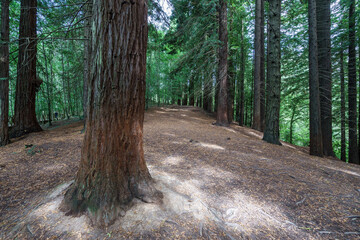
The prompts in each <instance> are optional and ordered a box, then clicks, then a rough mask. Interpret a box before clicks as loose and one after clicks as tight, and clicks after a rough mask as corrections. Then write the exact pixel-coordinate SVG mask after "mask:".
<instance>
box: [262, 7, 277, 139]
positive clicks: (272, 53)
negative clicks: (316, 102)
mask: <svg viewBox="0 0 360 240" xmlns="http://www.w3.org/2000/svg"><path fill="white" fill-rule="evenodd" d="M280 19H281V0H269V36H268V38H269V46H268V51H269V53H268V66H267V71H268V79H267V88H266V91H267V93H266V118H265V131H264V138H263V140H264V141H267V142H269V143H273V144H278V145H281V143H280V140H279V138H280V130H279V119H280V92H281V87H280V84H281V75H280V57H281V48H280Z"/></svg>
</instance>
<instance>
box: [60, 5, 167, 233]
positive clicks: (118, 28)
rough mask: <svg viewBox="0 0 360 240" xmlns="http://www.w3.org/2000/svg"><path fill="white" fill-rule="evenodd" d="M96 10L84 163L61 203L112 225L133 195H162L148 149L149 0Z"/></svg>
mask: <svg viewBox="0 0 360 240" xmlns="http://www.w3.org/2000/svg"><path fill="white" fill-rule="evenodd" d="M92 9H93V19H92V26H93V30H94V31H93V33H92V35H93V44H92V58H91V59H92V65H91V66H92V67H91V78H90V81H89V90H90V91H89V94H90V104H89V106H88V107H89V110H88V113H89V115H88V117H87V124H86V130H85V139H84V143H83V147H82V155H81V162H80V168H79V171H78V173H77V176H76V179H75V182H74V183H73V184H72V185H71V186H70V188H69V189H68V190H67V192H66V194H65V198H64V201H63V203H62V207H61V208H62V210H64V211H69V212H70V213H73V214H81V213H83V212H85V211H87V212H88V214H89V217H90V219H91V220H92V221H93V223H94V224H96V225H99V226H108V225H110V224H112V223H113V222H114V221H115V220H116V218H117V217H118V216H120V215H123V214H124V211H125V210H126V209H127V208H128V206H129V203H130V202H131V200H132V199H133V198H139V199H141V200H143V201H145V202H154V201H158V200H159V198H161V196H162V195H161V193H160V192H158V191H157V190H156V189H155V188H154V186H153V180H152V178H151V176H150V173H149V171H148V168H147V166H146V163H145V159H144V151H143V123H144V109H145V87H146V83H145V76H146V48H147V33H148V28H147V1H146V0H138V1H136V2H132V1H128V0H122V1H121V3H119V1H118V0H107V1H103V0H95V1H94V2H93V8H92ZM124 32H126V33H127V34H122V33H124ZM109 53H111V54H109Z"/></svg>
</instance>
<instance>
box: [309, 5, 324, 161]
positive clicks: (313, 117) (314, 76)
mask: <svg viewBox="0 0 360 240" xmlns="http://www.w3.org/2000/svg"><path fill="white" fill-rule="evenodd" d="M308 19H309V87H310V154H311V155H315V156H319V157H322V156H323V143H322V128H321V113H320V92H319V72H318V69H319V68H318V47H317V30H316V5H315V0H309V6H308Z"/></svg>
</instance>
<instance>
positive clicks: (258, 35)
mask: <svg viewBox="0 0 360 240" xmlns="http://www.w3.org/2000/svg"><path fill="white" fill-rule="evenodd" d="M263 38H264V0H256V2H255V61H254V62H255V66H254V108H253V125H252V128H253V129H256V130H259V131H263V130H264V128H263V127H264V126H263V121H264V120H263V119H262V117H263V116H264V106H262V104H263V103H264V102H265V101H264V98H263V97H264V95H265V94H264V75H265V72H264V39H263Z"/></svg>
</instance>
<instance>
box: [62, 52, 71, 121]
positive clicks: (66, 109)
mask: <svg viewBox="0 0 360 240" xmlns="http://www.w3.org/2000/svg"><path fill="white" fill-rule="evenodd" d="M61 66H62V75H61V80H62V87H63V97H64V115H66V117H67V119H70V115H69V114H70V113H69V111H68V109H69V106H68V105H69V104H70V103H69V99H67V98H66V92H67V91H66V87H65V65H64V53H62V54H61Z"/></svg>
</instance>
